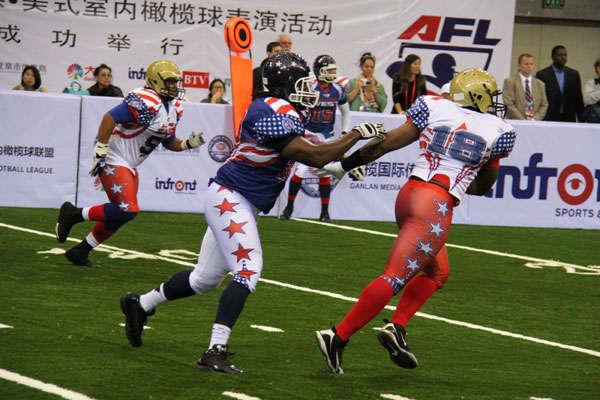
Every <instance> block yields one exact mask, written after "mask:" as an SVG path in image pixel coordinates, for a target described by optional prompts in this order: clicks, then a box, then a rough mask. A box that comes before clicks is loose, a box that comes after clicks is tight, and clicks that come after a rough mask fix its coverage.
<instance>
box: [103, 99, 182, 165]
mask: <svg viewBox="0 0 600 400" xmlns="http://www.w3.org/2000/svg"><path fill="white" fill-rule="evenodd" d="M123 101H124V102H125V103H126V104H127V105H128V106H129V110H130V111H131V113H132V114H133V117H134V121H135V122H130V123H123V124H117V125H116V126H115V129H114V131H113V132H112V134H111V136H110V139H109V141H108V150H107V153H106V163H107V164H113V165H122V166H125V167H129V168H131V169H133V168H135V167H137V166H138V165H140V164H141V163H142V162H143V161H144V160H145V159H146V157H148V155H150V153H151V152H152V150H154V149H155V148H156V146H158V145H159V143H161V142H163V141H164V140H166V139H169V138H172V137H175V127H176V126H177V123H178V122H179V119H180V118H181V115H182V113H183V109H182V107H181V104H180V103H179V101H178V100H171V101H169V110H168V111H167V110H166V108H165V105H164V104H163V103H162V100H161V98H160V96H159V95H158V94H157V93H156V92H155V91H154V90H152V89H148V88H141V89H135V90H133V91H131V92H130V93H129V94H128V95H127V97H125V100H123Z"/></svg>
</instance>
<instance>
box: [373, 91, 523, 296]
mask: <svg viewBox="0 0 600 400" xmlns="http://www.w3.org/2000/svg"><path fill="white" fill-rule="evenodd" d="M407 114H408V121H409V122H412V123H413V124H415V125H416V126H417V128H418V129H419V130H420V132H421V134H420V137H419V148H420V154H419V158H418V160H417V162H416V166H415V168H414V169H413V171H412V176H411V180H409V181H408V182H407V184H405V185H404V186H403V187H402V189H401V190H400V192H399V193H398V197H397V199H396V205H395V212H396V222H397V224H398V227H399V228H400V231H399V232H398V237H397V239H396V241H395V243H394V247H393V248H392V250H391V252H390V255H389V257H388V261H387V263H386V266H385V269H384V273H383V275H382V276H381V277H382V278H383V279H385V280H386V281H388V283H390V285H391V286H392V289H393V291H394V294H395V293H398V292H399V291H400V290H402V288H403V287H404V286H406V284H407V283H408V282H409V281H410V280H411V279H412V278H413V277H415V276H416V275H417V274H418V272H419V271H423V273H424V274H425V275H426V276H427V277H429V278H430V279H431V280H432V281H433V282H434V283H435V285H436V286H437V287H438V288H441V287H442V286H443V284H444V282H445V281H446V279H447V277H448V273H449V264H448V256H447V254H446V245H445V242H446V238H447V237H448V234H449V232H450V226H451V224H452V212H453V209H454V207H455V206H456V205H458V203H459V202H460V200H461V198H462V197H463V196H464V194H465V192H466V190H467V188H468V187H469V184H470V183H471V182H472V181H473V179H475V177H476V176H477V173H478V171H479V170H480V169H481V167H482V166H483V165H485V164H486V163H488V162H489V161H490V160H498V159H500V158H503V157H506V156H508V154H509V153H510V152H511V151H512V149H513V145H514V142H515V137H516V135H515V131H514V129H513V128H512V126H510V124H508V123H507V122H506V121H504V120H503V119H501V118H498V117H497V116H495V115H491V114H482V113H479V112H475V111H471V110H469V109H465V108H461V107H459V106H458V105H456V104H455V103H454V102H452V101H450V100H446V99H444V98H442V97H438V96H421V97H419V98H418V99H417V101H416V102H415V103H414V104H413V105H412V107H411V108H410V109H409V110H408V112H407ZM493 164H496V168H497V161H492V162H491V164H488V165H487V166H486V167H490V165H493ZM415 178H417V179H418V180H415ZM432 179H434V180H436V181H438V182H441V183H443V184H445V185H446V187H447V188H448V190H446V189H444V188H442V187H440V186H438V185H436V184H433V183H430V182H429V181H430V180H432Z"/></svg>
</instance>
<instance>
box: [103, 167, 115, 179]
mask: <svg viewBox="0 0 600 400" xmlns="http://www.w3.org/2000/svg"><path fill="white" fill-rule="evenodd" d="M116 169H117V167H111V166H110V165H108V164H106V165H105V166H104V170H103V172H104V177H105V178H108V177H109V176H117V173H116V172H115V170H116Z"/></svg>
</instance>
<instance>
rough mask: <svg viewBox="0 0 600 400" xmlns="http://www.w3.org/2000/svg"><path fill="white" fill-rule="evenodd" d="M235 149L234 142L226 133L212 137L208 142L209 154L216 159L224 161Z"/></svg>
mask: <svg viewBox="0 0 600 400" xmlns="http://www.w3.org/2000/svg"><path fill="white" fill-rule="evenodd" d="M232 150H233V143H232V142H231V140H230V139H229V138H228V137H227V136H224V135H218V136H215V137H214V138H212V140H211V141H210V143H209V144H208V154H209V155H210V158H212V159H213V160H214V161H216V162H219V163H222V162H224V161H225V160H227V159H228V158H229V156H230V155H231V151H232Z"/></svg>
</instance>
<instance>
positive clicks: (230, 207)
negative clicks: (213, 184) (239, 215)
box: [215, 199, 240, 215]
mask: <svg viewBox="0 0 600 400" xmlns="http://www.w3.org/2000/svg"><path fill="white" fill-rule="evenodd" d="M238 204H240V203H230V202H228V201H227V199H223V202H222V203H221V204H219V205H218V206H215V208H218V209H219V210H220V211H221V214H219V215H223V214H225V213H226V212H227V211H231V212H236V211H235V210H234V209H233V207H235V206H237V205H238Z"/></svg>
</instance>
